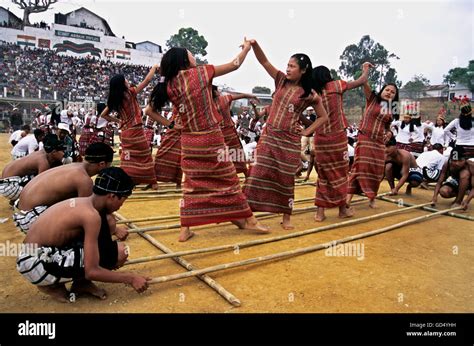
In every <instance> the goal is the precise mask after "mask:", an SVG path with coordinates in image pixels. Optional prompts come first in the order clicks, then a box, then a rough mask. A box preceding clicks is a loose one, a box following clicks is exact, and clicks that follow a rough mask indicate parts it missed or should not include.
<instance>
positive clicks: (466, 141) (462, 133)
mask: <svg viewBox="0 0 474 346" xmlns="http://www.w3.org/2000/svg"><path fill="white" fill-rule="evenodd" d="M453 128H455V129H456V133H457V136H456V145H474V126H473V127H471V129H470V130H464V129H463V128H462V127H461V126H459V118H456V119H454V120H453V121H451V122H450V123H449V125H448V126H446V128H445V129H444V132H445V133H449V132H450V131H451V130H452V129H453Z"/></svg>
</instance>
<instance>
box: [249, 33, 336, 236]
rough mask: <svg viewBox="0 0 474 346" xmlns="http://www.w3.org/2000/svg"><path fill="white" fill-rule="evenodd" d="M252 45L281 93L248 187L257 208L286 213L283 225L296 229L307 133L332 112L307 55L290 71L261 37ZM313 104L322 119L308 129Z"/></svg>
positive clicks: (275, 99) (293, 63)
mask: <svg viewBox="0 0 474 346" xmlns="http://www.w3.org/2000/svg"><path fill="white" fill-rule="evenodd" d="M252 48H253V51H254V53H255V56H256V57H257V60H258V62H259V63H260V64H262V66H263V67H264V68H265V70H266V71H267V72H268V74H269V75H270V76H271V77H272V78H273V79H274V80H275V93H274V95H273V102H272V107H271V109H270V115H269V116H268V120H267V122H266V126H265V129H264V131H263V133H262V136H261V137H260V140H259V142H258V145H257V149H256V160H255V163H254V164H253V165H251V167H250V172H249V177H248V178H247V179H246V181H245V184H244V190H243V191H244V193H245V195H246V196H247V200H248V201H249V205H250V207H251V208H252V210H253V211H268V212H272V213H282V214H283V220H282V223H281V225H282V227H283V228H284V229H292V228H294V227H293V226H292V225H291V220H290V218H291V212H292V209H293V202H294V189H295V175H296V172H297V170H298V166H299V164H300V162H301V135H304V136H308V135H309V134H311V133H313V132H314V130H315V129H317V128H318V127H320V126H322V125H323V124H324V123H325V122H326V121H327V120H328V115H327V113H326V111H325V110H324V107H323V106H322V104H321V97H320V96H318V94H317V93H316V92H314V90H312V89H311V87H312V77H311V70H312V65H311V60H310V59H309V57H308V56H307V55H306V54H294V55H292V56H291V58H290V60H289V61H288V65H287V68H286V74H285V73H283V72H282V71H279V70H278V69H277V68H276V67H274V66H273V65H272V64H271V63H270V62H269V61H268V59H267V57H266V56H265V54H264V53H263V51H262V49H261V48H260V45H259V44H258V43H257V42H256V41H255V40H254V41H252ZM310 105H312V106H313V108H314V109H315V111H316V113H317V115H318V118H317V119H316V121H315V122H314V123H313V124H312V125H311V126H310V127H308V128H307V129H305V130H304V131H303V130H302V128H301V125H300V123H299V119H300V115H301V113H303V111H304V110H305V109H306V108H307V107H308V106H310Z"/></svg>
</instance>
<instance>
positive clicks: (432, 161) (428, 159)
mask: <svg viewBox="0 0 474 346" xmlns="http://www.w3.org/2000/svg"><path fill="white" fill-rule="evenodd" d="M447 159H448V158H447V157H446V156H444V155H443V154H441V153H440V152H439V151H438V150H431V151H427V152H424V153H421V154H420V156H418V158H417V159H416V164H417V165H418V167H420V168H424V167H427V168H428V169H439V170H441V169H442V168H443V165H444V163H445V162H446V160H447Z"/></svg>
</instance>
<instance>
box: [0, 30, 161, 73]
mask: <svg viewBox="0 0 474 346" xmlns="http://www.w3.org/2000/svg"><path fill="white" fill-rule="evenodd" d="M0 40H2V41H5V42H9V43H15V44H19V45H22V46H24V47H31V48H35V47H36V48H43V49H52V50H55V51H56V52H58V53H60V54H64V55H69V56H75V57H82V58H86V57H96V58H99V59H102V60H110V61H112V62H114V63H127V64H134V65H145V66H152V65H154V64H159V63H160V61H161V57H162V54H161V53H155V52H147V51H142V50H137V49H132V48H126V46H125V40H124V39H122V38H119V37H114V36H106V35H104V33H103V32H102V31H99V30H91V29H85V28H78V27H74V26H69V25H61V24H51V25H50V30H48V29H41V28H35V27H25V29H24V30H17V29H11V28H2V30H0Z"/></svg>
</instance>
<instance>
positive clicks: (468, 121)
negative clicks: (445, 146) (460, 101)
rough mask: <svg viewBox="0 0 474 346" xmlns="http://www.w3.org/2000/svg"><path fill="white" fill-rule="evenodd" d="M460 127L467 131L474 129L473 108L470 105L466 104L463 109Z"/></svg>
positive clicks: (460, 115)
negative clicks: (473, 124) (473, 126)
mask: <svg viewBox="0 0 474 346" xmlns="http://www.w3.org/2000/svg"><path fill="white" fill-rule="evenodd" d="M459 126H460V127H461V128H462V129H463V130H466V131H469V130H470V129H472V108H471V105H470V104H465V105H463V106H462V107H461V114H459Z"/></svg>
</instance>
